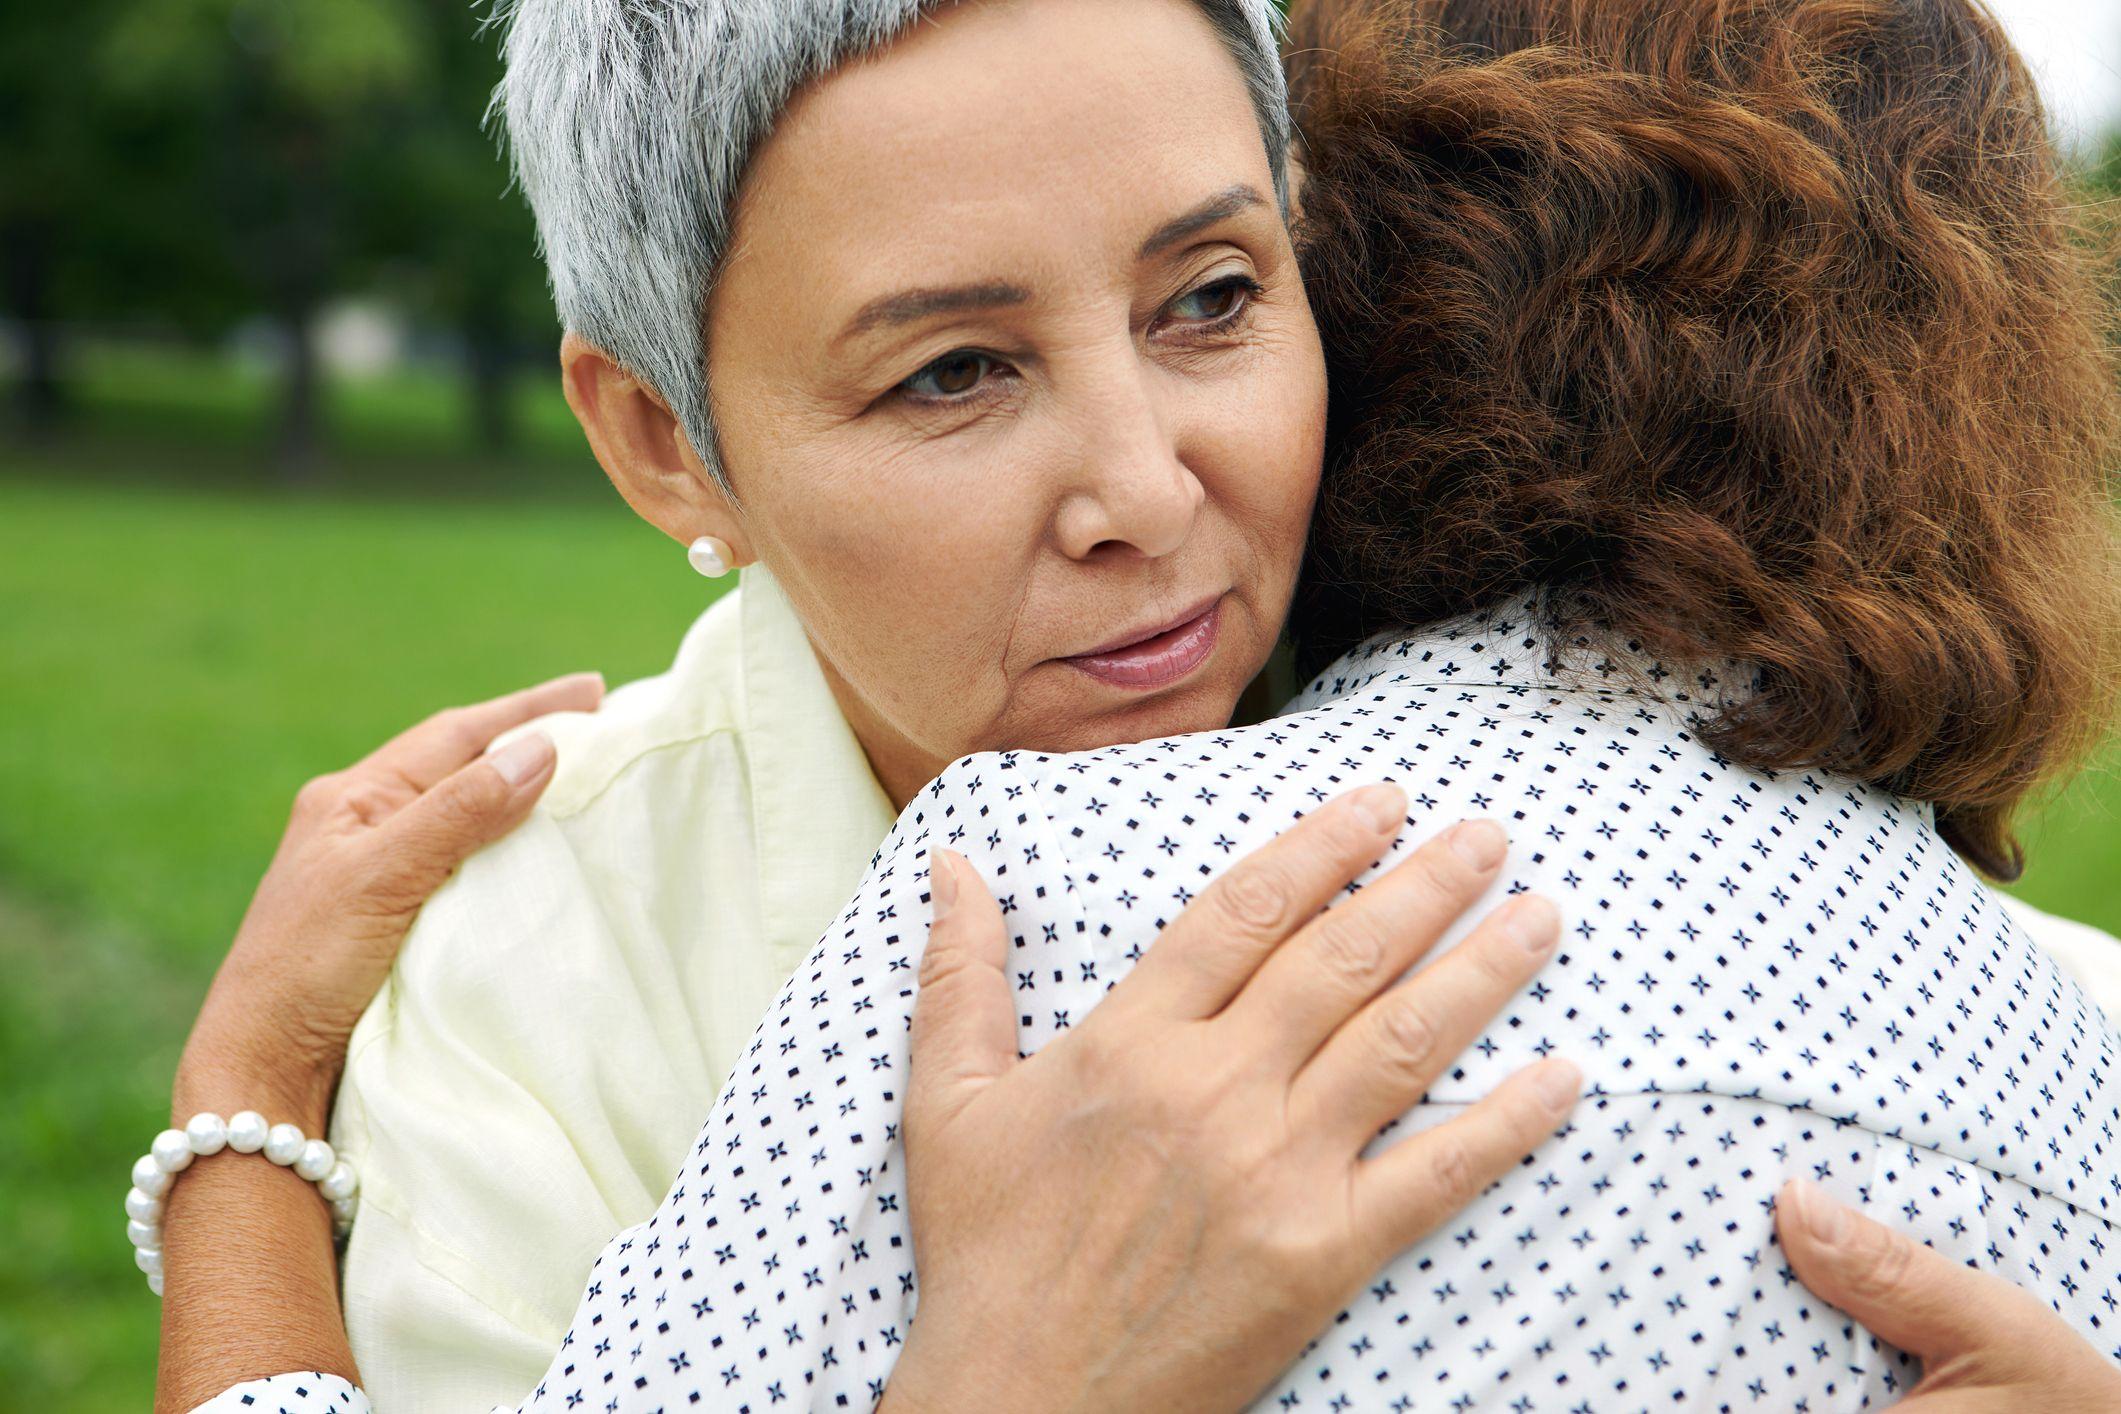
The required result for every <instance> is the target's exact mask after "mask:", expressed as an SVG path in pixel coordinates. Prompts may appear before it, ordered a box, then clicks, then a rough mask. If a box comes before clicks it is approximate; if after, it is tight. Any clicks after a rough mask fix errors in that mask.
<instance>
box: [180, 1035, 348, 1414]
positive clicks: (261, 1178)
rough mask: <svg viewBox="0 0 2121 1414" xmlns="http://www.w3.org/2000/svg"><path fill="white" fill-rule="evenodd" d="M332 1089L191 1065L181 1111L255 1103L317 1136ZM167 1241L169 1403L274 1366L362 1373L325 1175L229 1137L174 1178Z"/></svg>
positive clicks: (188, 1402) (196, 1399)
mask: <svg viewBox="0 0 2121 1414" xmlns="http://www.w3.org/2000/svg"><path fill="white" fill-rule="evenodd" d="M189 1059H190V1058H189V1057H187V1060H188V1061H189ZM329 1093H330V1092H329V1086H328V1084H306V1085H305V1084H287V1083H284V1082H273V1083H253V1082H246V1081H243V1080H241V1079H239V1078H237V1077H236V1076H235V1075H233V1074H230V1073H227V1072H223V1071H219V1070H214V1069H210V1068H209V1069H206V1070H204V1072H203V1073H201V1072H199V1071H194V1072H193V1073H192V1074H191V1075H189V1076H187V1075H186V1074H184V1073H182V1072H180V1075H179V1079H178V1085H177V1093H176V1097H175V1104H174V1107H173V1109H174V1118H173V1120H172V1123H173V1124H176V1125H182V1124H183V1123H184V1122H185V1121H186V1120H187V1119H189V1118H190V1117H191V1116H192V1115H194V1114H197V1113H200V1112H201V1111H212V1112H214V1113H217V1114H222V1115H228V1114H232V1113H235V1112H236V1111H239V1110H244V1109H255V1110H258V1111H259V1112H261V1113H263V1114H265V1115H266V1116H267V1117H268V1118H269V1119H271V1120H273V1121H274V1122H275V1123H278V1122H282V1121H285V1122H287V1123H291V1124H295V1125H298V1126H300V1128H301V1129H302V1132H303V1133H304V1134H307V1135H311V1136H317V1135H321V1134H322V1133H323V1132H324V1129H325V1124H326V1121H327V1119H328V1117H329ZM162 1246H163V1265H164V1278H163V1302H162V1356H161V1368H160V1371H159V1373H158V1378H157V1380H156V1398H155V1407H156V1409H157V1410H158V1411H160V1414H183V1411H186V1410H190V1409H192V1408H194V1407H195V1406H197V1405H199V1404H201V1403H203V1402H205V1401H206V1400H208V1399H211V1398H213V1397H214V1396H215V1395H217V1394H220V1393H221V1392H222V1391H223V1390H225V1389H228V1388H229V1387H230V1386H232V1385H235V1384H239V1383H241V1382H242V1381H244V1380H249V1379H257V1378H260V1377H262V1376H266V1375H278V1374H285V1373H287V1372H289V1371H297V1370H300V1371H310V1370H314V1371H319V1372H322V1373H324V1374H332V1375H340V1376H343V1377H345V1378H346V1379H348V1380H356V1379H357V1375H356V1372H355V1370H354V1360H353V1351H352V1349H351V1347H350V1346H349V1345H348V1343H347V1340H346V1330H345V1326H344V1323H343V1322H342V1320H341V1318H340V1314H339V1293H338V1271H337V1260H336V1257H335V1255H334V1252H333V1247H332V1224H331V1210H330V1208H329V1207H328V1206H327V1205H326V1204H325V1202H324V1200H323V1199H322V1197H321V1196H320V1195H319V1194H318V1192H317V1188H316V1185H315V1184H313V1183H310V1182H308V1181H306V1180H304V1179H302V1178H301V1177H299V1176H297V1175H296V1174H295V1172H294V1171H293V1170H292V1169H289V1168H282V1167H280V1166H279V1165H277V1164H274V1163H272V1162H270V1161H268V1160H267V1159H265V1158H264V1156H263V1155H261V1154H238V1153H234V1152H232V1151H230V1150H226V1149H224V1150H223V1151H221V1152H220V1153H218V1154H214V1155H211V1156H209V1157H204V1158H199V1159H195V1160H194V1161H193V1162H192V1164H191V1166H190V1167H189V1168H187V1169H185V1170H184V1171H183V1173H181V1174H180V1175H178V1178H177V1181H176V1183H175V1184H174V1185H173V1186H172V1187H171V1189H170V1192H169V1196H168V1199H167V1207H166V1210H165V1213H164V1217H163V1236H162Z"/></svg>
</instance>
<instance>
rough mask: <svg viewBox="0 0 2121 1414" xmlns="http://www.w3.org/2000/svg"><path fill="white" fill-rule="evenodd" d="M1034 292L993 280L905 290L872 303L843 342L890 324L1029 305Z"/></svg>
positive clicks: (849, 328)
mask: <svg viewBox="0 0 2121 1414" xmlns="http://www.w3.org/2000/svg"><path fill="white" fill-rule="evenodd" d="M1030 299H1031V292H1030V291H1029V290H1027V289H1025V288H1024V287H1023V286H1022V285H1012V284H1009V283H1007V282H1006V281H998V280H991V281H988V282H987V283H986V284H982V285H941V286H936V287H934V288H930V289H922V290H901V291H899V292H898V293H896V294H889V295H882V296H879V297H878V298H876V299H873V300H871V301H869V303H867V304H865V305H863V306H862V307H861V308H860V309H859V310H857V311H856V312H855V315H854V318H852V319H850V320H848V321H847V327H846V328H844V329H842V330H841V331H840V334H839V338H838V339H836V340H835V341H834V342H836V343H844V342H846V341H847V340H849V339H852V338H855V337H857V336H858V335H861V334H866V333H868V332H869V331H870V330H871V329H875V328H878V327H880V326H882V325H887V324H910V323H912V322H913V321H914V320H916V319H926V318H928V317H929V316H931V315H936V314H957V313H960V312H962V311H964V310H968V309H1000V308H1004V307H1006V306H1009V305H1017V304H1026V303H1028V302H1029V301H1030Z"/></svg>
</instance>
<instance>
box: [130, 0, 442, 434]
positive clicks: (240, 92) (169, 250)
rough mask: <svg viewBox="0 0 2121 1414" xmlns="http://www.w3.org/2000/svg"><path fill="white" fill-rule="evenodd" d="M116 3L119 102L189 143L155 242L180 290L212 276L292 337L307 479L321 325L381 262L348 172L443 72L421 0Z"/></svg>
mask: <svg viewBox="0 0 2121 1414" xmlns="http://www.w3.org/2000/svg"><path fill="white" fill-rule="evenodd" d="M111 3H115V4H116V6H117V9H116V12H115V14H114V15H113V17H112V20H111V22H110V24H109V25H108V27H107V29H106V31H105V33H104V36H103V43H102V46H101V56H100V57H101V66H100V67H101V71H102V77H103V80H104V83H105V85H106V87H107V89H108V91H109V93H110V94H111V95H112V99H113V102H114V103H115V104H117V105H119V106H120V107H121V108H122V109H123V111H124V112H125V113H126V115H127V117H128V118H130V119H131V120H133V121H135V122H141V123H148V124H158V125H161V126H162V127H163V128H165V130H167V131H170V132H173V133H178V134H181V135H182V137H181V138H180V139H178V140H175V141H172V142H170V143H167V144H166V145H165V146H164V147H163V150H162V151H161V152H160V153H159V154H158V156H159V158H160V160H159V161H158V163H157V164H156V171H155V175H154V180H153V186H152V195H153V197H154V198H155V199H156V201H157V202H158V203H162V202H166V203H168V205H167V206H165V207H163V209H162V210H160V211H159V212H155V213H152V214H154V215H159V216H160V217H162V218H163V219H164V220H165V221H166V222H168V223H170V224H168V225H165V226H163V227H162V228H161V229H160V230H158V231H156V232H154V233H153V234H152V235H150V236H149V237H147V238H145V240H144V241H143V242H142V243H143V244H146V245H148V246H150V247H153V248H154V249H155V251H156V253H157V254H158V255H159V256H160V257H161V259H160V260H157V261H155V262H153V263H154V264H155V266H156V267H157V268H158V271H159V273H160V274H161V276H162V277H163V281H164V283H165V284H167V283H170V282H181V281H183V280H184V279H185V278H186V277H187V276H189V275H190V274H191V273H192V272H194V271H201V272H207V273H209V275H210V278H209V284H210V285H211V286H213V287H215V288H216V289H217V290H219V291H220V292H221V293H222V294H223V295H224V296H225V297H226V300H227V305H228V308H227V309H226V312H227V313H231V314H233V313H235V312H237V311H238V310H239V309H242V308H245V307H247V308H249V309H252V310H264V311H268V312H270V313H271V314H272V315H273V316H274V317H275V318H276V319H277V320H278V321H279V323H280V325H281V327H282V328H283V329H284V330H285V331H286V362H285V368H286V377H285V383H284V387H283V392H282V398H281V410H280V417H279V422H280V425H279V429H278V447H279V452H280V456H281V458H282V461H283V464H284V465H285V466H287V467H288V468H289V469H290V471H292V472H295V473H300V472H301V471H303V470H305V469H306V468H308V467H309V466H310V465H311V463H312V461H313V458H314V454H315V451H316V447H317V432H318V377H317V357H316V340H315V337H314V325H315V321H316V316H317V313H318V310H319V309H320V307H321V306H322V305H323V303H324V302H325V300H326V299H327V297H328V296H330V295H331V294H333V293H335V292H337V291H339V290H343V289H347V288H350V287H353V286H355V285H356V284H357V282H358V281H359V279H360V278H361V276H362V275H363V274H365V273H366V268H367V266H368V263H369V260H370V253H369V252H368V250H367V249H366V248H365V242H364V239H363V237H364V234H365V232H364V223H363V222H362V220H361V219H360V209H361V208H360V201H361V193H360V192H359V191H358V190H357V189H356V188H355V187H354V186H353V185H352V184H351V183H350V181H349V178H350V177H351V176H352V175H353V174H354V173H356V172H359V171H362V170H366V169H367V163H366V160H365V159H366V156H367V153H368V152H369V150H370V149H371V148H372V147H373V146H374V145H375V144H376V143H377V142H378V141H379V139H380V133H381V130H382V129H383V128H384V127H385V126H386V120H387V117H388V115H389V114H390V113H391V112H392V111H393V109H394V107H395V106H397V105H400V104H402V103H403V102H405V101H406V100H407V98H408V95H412V94H415V93H416V92H417V91H418V89H419V88H420V86H421V85H423V84H425V83H429V82H431V81H432V78H433V73H432V66H431V65H430V64H429V63H428V58H429V56H428V54H427V53H426V50H425V46H424V45H423V44H422V42H421V41H422V38H423V25H422V22H421V21H422V16H421V14H420V11H419V9H418V3H419V0H111ZM139 294H140V295H141V296H142V298H143V299H145V300H147V301H149V303H150V307H152V306H153V305H154V304H156V303H159V302H160V301H159V300H158V299H157V297H156V296H155V295H153V294H152V293H150V292H148V291H140V292H139ZM177 302H178V303H180V304H181V303H182V300H181V297H180V298H179V300H178V301H177ZM217 302H219V301H217Z"/></svg>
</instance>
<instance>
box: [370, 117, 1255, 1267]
mask: <svg viewBox="0 0 2121 1414" xmlns="http://www.w3.org/2000/svg"><path fill="white" fill-rule="evenodd" d="M829 89H831V85H825V91H829ZM793 131H800V125H795V129H793ZM768 151H770V148H768ZM1143 244H1145V246H1147V244H1150V242H1143ZM988 293H993V290H988ZM717 299H721V295H717ZM1001 303H1010V301H1007V297H1003V301H1001ZM577 354H579V358H577V369H583V360H588V365H585V375H583V377H585V379H588V384H590V390H588V392H585V390H583V388H581V386H577V384H579V382H581V379H575V382H571V390H573V392H575V394H577V407H585V405H588V407H590V409H592V413H594V407H596V403H594V396H596V384H598V379H602V377H607V375H609V365H602V363H598V360H596V356H594V354H581V350H579V348H577ZM982 360H988V363H982ZM797 363H802V360H797ZM999 363H1001V360H997V358H993V356H991V354H984V352H982V354H974V356H971V358H969V363H967V360H959V365H957V377H954V379H950V382H952V384H957V386H959V392H961V394H963V392H969V390H976V388H980V386H982V384H993V382H995V375H997V373H1001V377H1003V379H1007V377H1010V375H1014V373H1020V371H1018V369H997V367H988V365H999ZM789 367H795V365H789ZM804 367H808V365H804ZM923 373H929V369H923ZM935 377H937V379H940V377H944V373H942V371H935ZM965 379H969V382H965ZM927 386H929V384H923V388H927ZM935 386H937V388H940V386H944V384H940V382H937V384H935ZM621 392H626V390H624V388H621ZM626 396H630V399H632V401H634V403H641V394H638V392H626ZM632 411H634V413H638V411H641V409H638V407H632ZM789 411H802V405H800V403H791V405H789ZM592 413H585V422H590V424H592V426H594V422H596V420H594V416H592ZM959 416H969V413H959ZM621 422H624V420H621ZM825 422H829V418H827V420H825ZM795 426H802V422H800V420H797V422H795ZM821 426H823V422H821ZM834 426H838V424H834ZM664 437H666V435H664ZM647 441H649V445H651V449H653V443H655V437H653V435H651V437H649V439H647ZM666 441H668V437H666ZM725 441H728V437H725ZM600 452H602V445H600ZM611 460H613V458H611V456H607V464H611ZM636 505H641V500H638V498H636ZM651 505H653V502H651ZM1090 549H1092V551H1094V549H1097V545H1094V543H1092V545H1090ZM1116 549H1122V551H1124V549H1133V551H1141V547H1139V545H1116ZM706 551H715V547H704V551H702V553H706ZM715 553H721V551H715ZM1198 617H1220V615H1198ZM1179 628H1181V630H1186V628H1188V625H1179ZM1194 628H1200V625H1194ZM1205 628H1207V630H1209V634H1194V632H1179V634H1177V638H1179V640H1188V638H1192V640H1194V642H1190V644H1184V642H1181V644H1173V642H1162V644H1152V651H1147V653H1141V655H1109V653H1099V655H1088V657H1090V661H1086V664H1084V666H1082V670H1084V672H1086V674H1090V676H1099V672H1103V674H1105V676H1107V678H1120V681H1122V683H1124V681H1126V678H1133V683H1135V685H1141V687H1152V689H1154V687H1162V685H1164V683H1158V681H1156V674H1160V672H1164V670H1169V668H1171V666H1173V664H1171V661H1169V653H1171V651H1173V649H1177V647H1184V649H1186V651H1184V653H1177V657H1179V666H1181V668H1198V661H1194V664H1186V661H1184V659H1188V657H1192V659H1200V657H1213V644H1211V647H1209V649H1207V651H1205V653H1203V651H1200V644H1198V638H1203V636H1205V638H1213V630H1215V628H1220V625H1217V623H1209V625H1205ZM821 649H823V644H821ZM1103 659H1118V661H1103ZM827 661H829V659H827ZM827 676H829V678H831V687H834V691H836V693H840V697H842V702H846V695H844V693H846V689H844V683H842V681H840V678H838V674H831V672H829V670H827ZM1029 676H1031V674H1027V678H1029ZM1184 678H1186V674H1184V672H1179V674H1177V676H1175V678H1173V681H1184ZM848 717H851V719H855V721H857V736H859V740H861V742H863V746H865V748H867V755H870V759H872V761H878V772H880V774H882V776H884V780H887V782H889V780H891V776H893V767H891V765H889V763H891V761H893V759H906V753H904V750H901V748H904V746H906V744H908V742H910V738H908V736H904V733H897V736H895V733H893V731H891V729H889V719H884V725H882V727H878V725H876V723H872V731H870V733H867V736H863V733H861V727H859V717H861V714H859V710H857V708H853V706H851V708H848ZM878 717H882V714H878ZM1122 731H1130V729H1122ZM872 736H874V740H876V742H878V744H872ZM1107 736H1109V733H1107ZM914 761H916V763H914V765H910V767H906V770H908V778H912V776H914V774H918V770H927V767H923V765H921V763H918V759H916V757H914ZM365 1221H367V1219H365ZM518 1232H520V1230H518Z"/></svg>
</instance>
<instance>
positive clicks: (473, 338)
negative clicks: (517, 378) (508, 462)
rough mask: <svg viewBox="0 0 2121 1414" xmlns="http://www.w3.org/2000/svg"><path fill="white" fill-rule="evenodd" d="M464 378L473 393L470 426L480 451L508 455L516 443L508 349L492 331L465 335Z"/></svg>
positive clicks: (471, 331)
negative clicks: (510, 415)
mask: <svg viewBox="0 0 2121 1414" xmlns="http://www.w3.org/2000/svg"><path fill="white" fill-rule="evenodd" d="M464 359H465V374H466V376H467V378H468V379H469V383H470V393H471V424H472V431H473V434H474V435H475V436H476V437H477V438H478V444H479V449H480V450H481V451H486V452H505V451H507V450H508V449H509V447H511V446H512V445H514V443H515V425H514V421H513V419H511V418H510V417H509V415H508V365H509V358H508V348H507V345H506V343H505V342H504V341H503V340H502V339H501V338H500V337H499V336H497V335H496V334H494V332H493V331H492V330H491V329H488V328H481V327H473V328H470V329H467V330H465V331H464Z"/></svg>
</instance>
